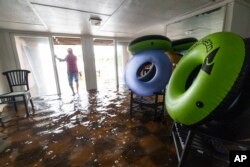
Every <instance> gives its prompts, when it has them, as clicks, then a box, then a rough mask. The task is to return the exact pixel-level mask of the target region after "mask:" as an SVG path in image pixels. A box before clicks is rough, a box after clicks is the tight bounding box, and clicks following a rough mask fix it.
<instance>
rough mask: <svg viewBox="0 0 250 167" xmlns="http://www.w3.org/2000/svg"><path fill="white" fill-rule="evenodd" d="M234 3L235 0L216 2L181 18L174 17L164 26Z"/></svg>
mask: <svg viewBox="0 0 250 167" xmlns="http://www.w3.org/2000/svg"><path fill="white" fill-rule="evenodd" d="M234 1H235V0H224V1H222V2H217V3H215V4H213V5H209V6H207V7H204V8H201V9H197V10H195V11H193V12H188V13H185V14H183V15H182V16H179V17H176V18H174V19H171V20H170V21H168V22H166V23H165V25H166V26H168V25H169V24H172V23H175V22H179V21H182V20H185V19H188V18H191V17H193V16H196V15H199V14H202V13H205V12H208V11H210V10H214V9H216V8H219V7H223V6H225V5H227V4H228V3H232V2H234Z"/></svg>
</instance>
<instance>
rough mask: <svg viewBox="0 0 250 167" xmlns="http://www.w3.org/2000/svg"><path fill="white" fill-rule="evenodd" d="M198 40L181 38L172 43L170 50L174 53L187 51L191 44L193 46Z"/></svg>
mask: <svg viewBox="0 0 250 167" xmlns="http://www.w3.org/2000/svg"><path fill="white" fill-rule="evenodd" d="M197 41H198V40H197V39H196V38H183V39H178V40H174V41H173V42H172V48H173V51H175V52H178V53H180V52H182V51H185V50H188V49H189V48H190V47H191V46H192V45H193V44H195V43H196V42H197Z"/></svg>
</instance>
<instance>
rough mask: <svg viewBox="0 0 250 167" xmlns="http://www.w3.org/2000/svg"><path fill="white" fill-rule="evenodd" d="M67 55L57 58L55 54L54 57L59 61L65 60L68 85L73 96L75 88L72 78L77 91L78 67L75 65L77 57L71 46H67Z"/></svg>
mask: <svg viewBox="0 0 250 167" xmlns="http://www.w3.org/2000/svg"><path fill="white" fill-rule="evenodd" d="M67 51H68V55H67V56H66V57H65V58H64V59H61V58H58V57H57V56H56V55H55V57H56V58H57V59H58V60H59V61H60V62H63V61H66V63H67V72H68V80H69V86H70V88H71V90H72V93H73V96H74V95H75V90H74V87H73V80H74V81H75V83H76V91H77V93H78V89H79V83H78V67H77V57H76V56H75V55H74V54H73V50H72V49H71V48H68V50H67Z"/></svg>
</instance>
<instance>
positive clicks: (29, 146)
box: [0, 90, 177, 167]
mask: <svg viewBox="0 0 250 167" xmlns="http://www.w3.org/2000/svg"><path fill="white" fill-rule="evenodd" d="M34 103H35V108H36V111H35V114H34V115H32V114H31V116H30V117H29V118H25V117H24V107H23V106H22V105H19V112H18V115H19V116H18V117H16V115H15V113H14V111H13V108H12V107H7V108H5V110H4V112H3V115H4V116H3V117H4V118H3V121H4V122H5V127H4V128H1V129H0V133H1V139H0V143H1V146H0V166H1V167H3V166H18V167H21V166H25V167H29V166H48V167H52V166H59V167H61V166H108V167H109V166H110V167H111V166H150V167H153V166H177V159H176V155H175V148H174V145H173V142H172V139H171V137H169V132H170V127H171V126H170V125H171V122H170V121H167V120H163V121H161V122H156V121H153V119H152V116H150V114H149V116H147V117H145V116H143V114H141V115H136V116H135V117H134V118H131V117H130V115H129V112H128V106H129V94H128V92H127V91H123V90H121V91H106V92H96V91H93V92H89V93H83V94H80V95H79V96H78V97H72V96H69V97H67V96H66V97H62V98H58V96H46V97H40V98H36V99H34ZM152 115H153V114H152Z"/></svg>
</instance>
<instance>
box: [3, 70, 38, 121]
mask: <svg viewBox="0 0 250 167" xmlns="http://www.w3.org/2000/svg"><path fill="white" fill-rule="evenodd" d="M29 73H30V71H28V70H11V71H5V72H3V73H2V74H3V75H4V76H6V78H7V81H8V84H9V88H10V92H9V93H5V94H2V95H0V103H13V104H14V107H15V111H16V112H18V109H17V102H23V103H24V106H25V111H26V116H27V117H28V116H29V109H28V103H29V101H30V103H31V107H32V110H33V113H34V105H33V101H32V99H31V94H30V91H29V80H28V74H29ZM16 87H19V88H20V89H19V90H18V91H16V90H15V89H16Z"/></svg>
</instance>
